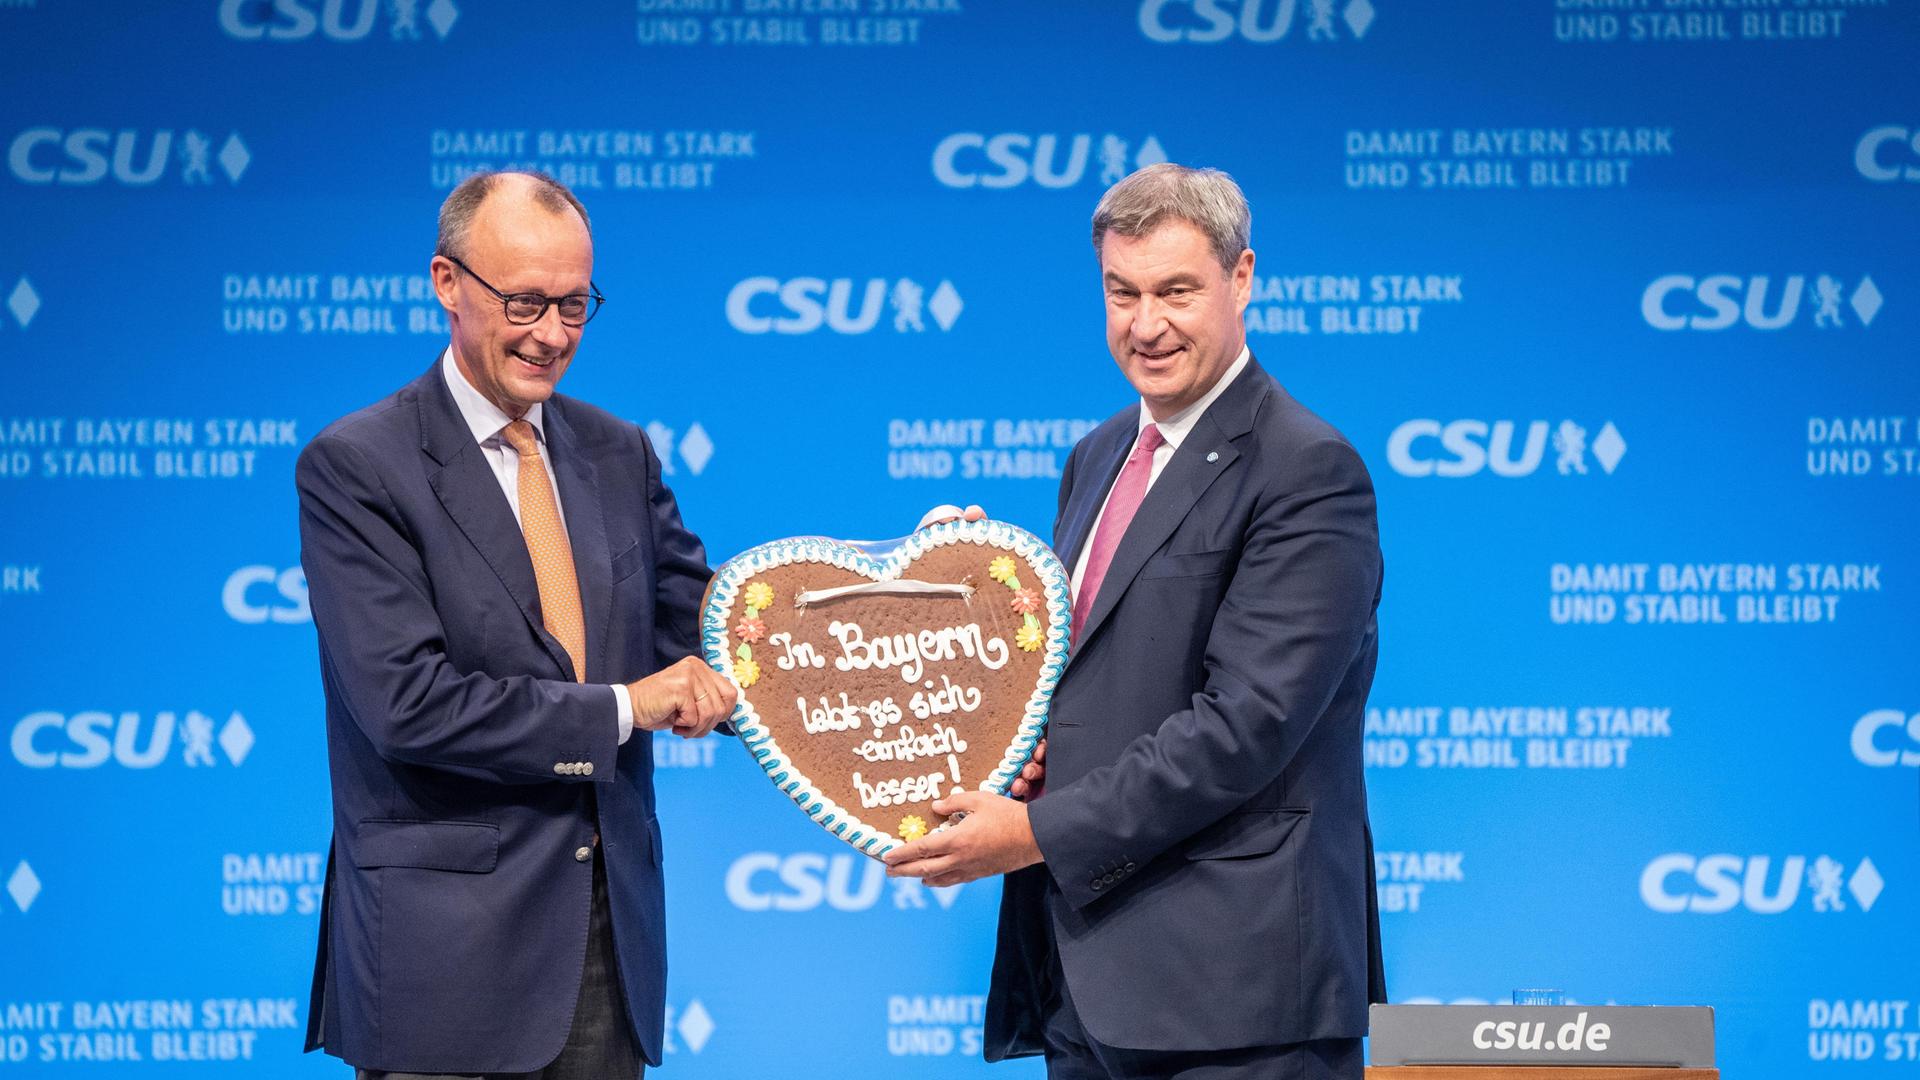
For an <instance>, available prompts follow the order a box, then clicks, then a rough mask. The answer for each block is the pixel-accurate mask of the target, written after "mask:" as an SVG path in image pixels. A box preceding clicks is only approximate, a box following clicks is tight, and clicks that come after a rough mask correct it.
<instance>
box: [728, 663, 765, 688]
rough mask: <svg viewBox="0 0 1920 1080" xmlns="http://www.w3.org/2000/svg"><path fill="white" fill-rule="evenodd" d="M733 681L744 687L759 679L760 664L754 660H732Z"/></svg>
mask: <svg viewBox="0 0 1920 1080" xmlns="http://www.w3.org/2000/svg"><path fill="white" fill-rule="evenodd" d="M733 681H734V682H737V683H739V684H740V688H741V689H743V690H744V689H746V688H747V687H749V686H752V685H753V684H754V683H757V682H759V681H760V664H759V662H758V661H754V660H735V661H734V662H733Z"/></svg>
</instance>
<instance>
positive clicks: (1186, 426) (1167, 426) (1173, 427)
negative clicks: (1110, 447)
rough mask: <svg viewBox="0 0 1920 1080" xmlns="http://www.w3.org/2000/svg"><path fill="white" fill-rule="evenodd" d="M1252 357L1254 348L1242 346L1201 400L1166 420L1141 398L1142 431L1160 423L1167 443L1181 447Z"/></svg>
mask: <svg viewBox="0 0 1920 1080" xmlns="http://www.w3.org/2000/svg"><path fill="white" fill-rule="evenodd" d="M1252 358H1253V352H1252V350H1250V349H1249V348H1248V347H1247V346H1245V345H1242V346H1240V355H1239V356H1237V357H1235V358H1234V361H1233V363H1232V365H1230V366H1229V367H1228V368H1227V371H1226V374H1224V375H1222V376H1220V379H1219V381H1218V382H1215V383H1214V384H1213V388H1212V389H1210V390H1208V391H1207V392H1206V393H1205V394H1203V395H1202V396H1201V398H1200V400H1199V401H1196V402H1194V403H1193V404H1191V405H1189V406H1187V407H1186V408H1184V409H1181V410H1180V411H1179V412H1177V413H1174V414H1173V415H1172V416H1169V417H1167V418H1166V419H1165V420H1155V419H1154V418H1153V413H1152V412H1151V411H1150V410H1148V408H1147V399H1146V398H1141V399H1140V431H1145V430H1147V425H1148V424H1159V425H1160V434H1161V435H1164V436H1166V439H1167V445H1168V446H1171V447H1173V448H1174V449H1175V450H1178V449H1180V442H1181V440H1183V439H1185V438H1186V437H1187V433H1188V432H1190V431H1192V430H1193V425H1195V424H1197V423H1199V422H1200V417H1201V416H1202V415H1204V414H1205V413H1206V411H1207V406H1209V405H1212V404H1213V403H1214V401H1216V400H1217V399H1218V398H1219V397H1220V395H1221V394H1224V393H1226V392H1227V387H1229V386H1231V385H1233V380H1235V379H1237V378H1239V377H1240V373H1241V372H1242V371H1245V370H1246V369H1247V361H1249V360H1251V359H1252ZM1134 435H1135V437H1136V438H1137V437H1138V436H1139V432H1135V433H1134Z"/></svg>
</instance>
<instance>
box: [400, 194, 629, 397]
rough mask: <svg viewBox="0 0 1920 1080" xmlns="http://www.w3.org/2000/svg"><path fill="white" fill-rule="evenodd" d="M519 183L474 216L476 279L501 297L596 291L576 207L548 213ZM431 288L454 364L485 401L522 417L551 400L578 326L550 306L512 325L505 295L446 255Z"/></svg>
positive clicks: (470, 245)
mask: <svg viewBox="0 0 1920 1080" xmlns="http://www.w3.org/2000/svg"><path fill="white" fill-rule="evenodd" d="M528 191H529V189H528V187H527V185H526V183H525V181H524V179H523V178H521V177H515V176H503V177H501V178H500V180H499V181H498V183H497V184H496V186H495V187H494V189H493V190H492V191H490V192H489V193H488V194H487V197H486V200H485V201H484V202H482V203H481V204H480V208H479V209H478V210H477V211H475V212H474V215H473V223H472V225H471V226H470V228H469V231H468V233H467V245H466V251H465V252H464V253H460V254H461V257H462V258H463V259H464V260H465V261H466V264H467V265H468V266H471V267H473V272H474V273H476V274H479V275H481V276H482V277H484V278H486V279H487V282H488V283H489V284H491V285H492V286H493V287H494V288H496V289H499V290H500V291H501V292H503V293H508V294H512V293H518V292H534V293H541V294H543V295H546V296H567V295H571V294H576V293H585V292H588V291H590V290H591V289H592V282H591V280H590V279H591V278H592V276H593V241H592V239H591V238H590V237H589V235H588V233H587V224H586V222H584V221H582V220H581V219H580V215H579V214H576V213H574V212H573V210H572V209H571V208H566V209H562V210H560V211H554V210H549V209H547V208H546V207H544V206H542V205H540V204H539V203H537V202H535V201H534V200H533V198H532V197H531V196H530V195H529V194H528ZM432 271H433V288H434V293H435V294H436V295H437V296H438V297H439V299H440V306H441V307H444V308H446V309H447V321H448V322H449V323H450V324H451V326H452V328H453V360H454V363H455V364H456V365H458V366H459V368H460V373H461V374H462V375H464V376H466V378H467V381H468V382H469V383H471V384H473V388H474V389H476V390H478V391H480V394H481V396H482V397H485V398H486V399H487V400H488V401H491V402H493V403H494V404H495V405H497V406H499V408H500V411H501V412H504V413H506V414H507V415H508V416H511V417H514V418H516V419H518V418H519V417H521V416H524V415H526V412H527V410H528V409H530V408H532V407H533V406H534V405H535V404H537V403H539V402H542V401H545V400H547V399H548V398H549V397H552V396H553V390H554V387H555V386H556V385H557V384H558V383H559V382H560V376H562V375H564V374H566V371H567V365H568V364H569V363H570V362H571V361H572V360H573V351H574V350H575V349H576V348H578V347H579V346H580V331H581V330H582V327H578V326H567V325H565V324H563V323H561V321H560V312H559V311H558V309H557V308H556V307H553V306H549V307H548V308H547V310H546V311H545V312H544V313H542V314H541V316H540V318H539V320H538V321H536V322H533V323H530V324H528V325H526V326H515V325H514V324H512V323H510V322H508V321H507V316H506V312H505V310H504V308H503V306H502V304H501V302H500V298H499V297H497V296H494V295H493V294H492V293H490V292H488V291H487V289H486V286H483V285H481V284H480V283H479V282H478V281H475V280H474V279H473V277H472V275H470V274H467V273H464V272H462V271H461V269H460V268H459V267H457V266H455V265H454V264H453V263H452V262H451V261H449V260H448V259H446V258H445V257H443V256H437V255H436V256H435V257H434V260H433V267H432Z"/></svg>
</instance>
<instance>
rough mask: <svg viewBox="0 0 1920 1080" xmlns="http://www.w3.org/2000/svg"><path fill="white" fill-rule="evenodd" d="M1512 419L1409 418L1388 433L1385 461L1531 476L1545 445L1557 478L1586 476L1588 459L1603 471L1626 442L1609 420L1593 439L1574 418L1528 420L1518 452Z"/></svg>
mask: <svg viewBox="0 0 1920 1080" xmlns="http://www.w3.org/2000/svg"><path fill="white" fill-rule="evenodd" d="M1518 428H1519V425H1518V423H1517V422H1516V421H1513V420H1495V421H1493V422H1491V423H1489V422H1487V421H1485V420H1454V421H1451V422H1448V423H1442V422H1440V421H1439V420H1409V421H1407V422H1406V423H1404V424H1401V425H1400V426H1399V427H1397V428H1394V429H1393V434H1392V435H1390V436H1388V437H1387V463H1388V464H1390V465H1392V466H1393V471H1394V472H1397V473H1399V474H1400V475H1402V476H1444V477H1462V476H1475V475H1478V474H1479V473H1481V472H1484V471H1487V470H1492V472H1493V474H1494V475H1495V476H1505V477H1519V476H1532V475H1533V474H1534V473H1535V472H1537V471H1539V469H1540V465H1541V463H1542V462H1543V461H1545V460H1546V452H1547V447H1548V445H1549V444H1551V445H1552V447H1553V452H1554V471H1555V472H1557V473H1558V474H1559V475H1561V476H1572V475H1581V476H1584V475H1587V474H1588V469H1587V459H1588V457H1592V459H1593V461H1594V462H1595V464H1597V465H1598V466H1599V467H1600V469H1601V470H1602V471H1604V472H1606V473H1607V474H1609V475H1611V474H1612V473H1613V470H1614V469H1616V468H1618V467H1619V465H1620V458H1621V457H1622V456H1623V455H1625V454H1626V452H1627V440H1625V439H1623V438H1621V437H1620V429H1619V428H1616V427H1614V426H1613V421H1611V420H1609V421H1607V422H1606V423H1604V424H1603V425H1601V427H1600V430H1599V432H1598V433H1597V434H1595V435H1594V436H1593V439H1592V441H1591V443H1589V441H1588V438H1587V429H1586V428H1584V427H1582V426H1580V425H1579V424H1577V423H1575V422H1574V421H1572V420H1562V421H1560V423H1559V424H1557V425H1555V424H1552V423H1550V422H1549V421H1546V420H1533V421H1529V422H1527V423H1526V438H1525V441H1524V442H1523V443H1522V444H1521V447H1520V451H1519V453H1518V454H1517V455H1516V454H1515V453H1514V449H1513V442H1514V434H1515V432H1516V431H1517V430H1518Z"/></svg>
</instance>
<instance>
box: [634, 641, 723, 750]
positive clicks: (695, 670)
mask: <svg viewBox="0 0 1920 1080" xmlns="http://www.w3.org/2000/svg"><path fill="white" fill-rule="evenodd" d="M737 696H738V691H736V690H735V689H734V688H733V684H732V683H730V682H728V681H727V680H726V679H724V678H722V677H721V675H720V673H719V672H716V671H714V670H713V669H712V668H710V667H708V666H707V665H705V664H703V663H701V662H700V661H699V660H698V659H696V658H694V657H691V656H688V657H684V658H682V659H681V660H680V661H679V662H678V663H676V664H674V665H673V666H671V667H668V668H665V669H663V670H660V671H656V672H654V673H653V674H651V675H649V676H647V677H646V678H644V679H641V680H640V681H638V682H630V683H628V684H627V699H628V700H629V701H631V702H633V726H634V727H636V728H644V729H645V730H647V731H667V730H669V729H671V730H672V731H673V733H674V734H675V735H678V736H680V737H681V738H683V739H697V738H699V737H701V736H702V735H705V734H706V733H707V732H709V731H712V730H713V728H714V725H715V724H718V723H719V722H720V721H722V720H725V719H726V718H727V717H728V716H731V715H732V714H733V702H734V698H735V697H737Z"/></svg>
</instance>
